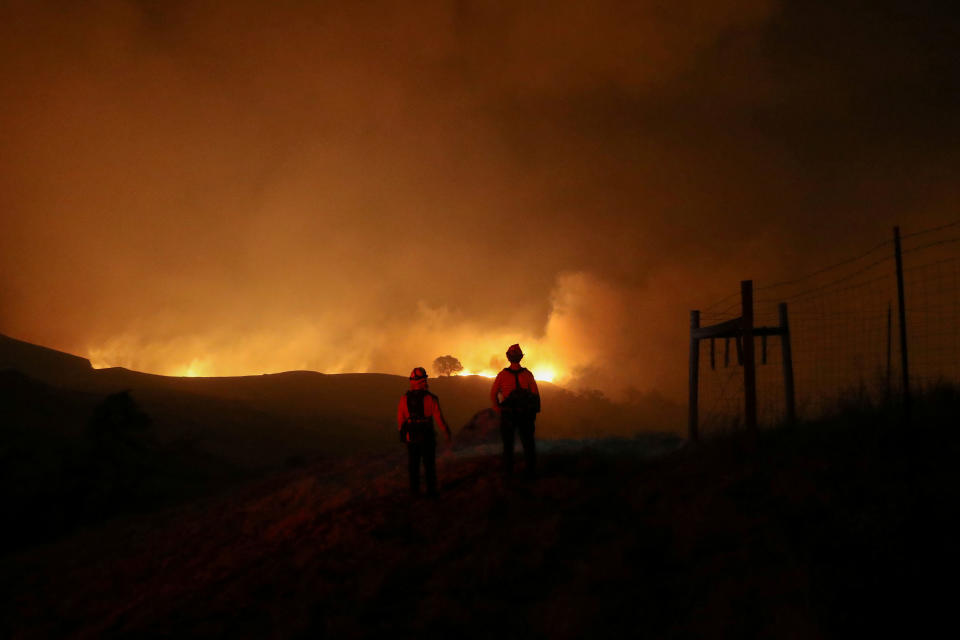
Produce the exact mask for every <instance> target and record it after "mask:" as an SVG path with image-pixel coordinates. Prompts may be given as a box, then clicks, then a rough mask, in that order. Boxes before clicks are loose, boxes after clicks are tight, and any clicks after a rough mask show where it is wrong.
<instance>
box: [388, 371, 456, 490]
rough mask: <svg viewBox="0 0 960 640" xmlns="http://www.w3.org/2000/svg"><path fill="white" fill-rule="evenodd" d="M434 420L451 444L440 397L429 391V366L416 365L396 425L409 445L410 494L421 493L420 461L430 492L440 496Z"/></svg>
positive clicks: (402, 399)
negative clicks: (427, 368)
mask: <svg viewBox="0 0 960 640" xmlns="http://www.w3.org/2000/svg"><path fill="white" fill-rule="evenodd" d="M434 422H436V423H437V424H438V425H439V426H440V428H441V429H442V430H443V433H444V435H445V436H446V438H447V443H448V444H449V443H450V441H451V438H450V428H449V427H448V426H447V423H446V421H445V420H444V419H443V413H442V412H441V411H440V400H439V398H437V396H435V395H433V394H432V393H430V391H429V385H428V384H427V371H426V369H424V368H423V367H417V368H415V369H414V370H413V371H411V372H410V390H409V391H407V392H406V393H405V394H404V395H403V397H401V398H400V404H399V405H397V425H398V428H399V430H400V441H401V442H403V443H404V444H406V445H407V455H408V458H409V470H410V493H411V494H413V495H418V494H419V493H420V463H421V461H422V463H423V472H424V476H425V478H426V484H427V495H428V496H435V495H437V465H436V456H437V442H436V432H435V430H434V428H433V425H434Z"/></svg>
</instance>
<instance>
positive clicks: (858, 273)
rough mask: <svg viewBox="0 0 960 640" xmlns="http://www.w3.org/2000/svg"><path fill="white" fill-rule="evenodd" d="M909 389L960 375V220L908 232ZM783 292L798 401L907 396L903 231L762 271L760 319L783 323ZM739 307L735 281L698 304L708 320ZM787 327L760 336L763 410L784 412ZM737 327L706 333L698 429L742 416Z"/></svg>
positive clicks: (726, 424) (778, 417)
mask: <svg viewBox="0 0 960 640" xmlns="http://www.w3.org/2000/svg"><path fill="white" fill-rule="evenodd" d="M900 240H901V256H902V265H903V268H902V274H903V292H904V303H905V304H904V312H905V313H904V315H905V322H904V323H903V326H904V327H905V328H906V332H905V333H906V345H907V349H906V354H907V365H908V367H907V369H908V374H909V385H910V389H911V390H913V391H916V392H922V391H923V390H924V389H928V388H931V387H933V386H935V385H937V384H940V383H942V382H952V383H958V382H960V286H958V284H960V220H957V221H954V222H951V223H949V224H945V225H941V226H938V227H933V228H929V229H923V230H920V231H915V232H912V233H907V234H905V235H902V236H901V238H900ZM783 302H785V303H787V308H788V315H789V325H790V341H791V348H792V370H793V379H794V389H795V392H794V393H795V401H796V413H797V417H798V418H800V419H814V418H817V417H820V416H822V415H824V414H826V413H829V412H831V411H835V410H837V409H838V408H842V407H843V406H845V405H849V404H855V403H873V404H876V403H878V402H881V401H890V400H893V401H896V400H898V399H899V398H901V397H902V396H903V390H904V386H903V385H904V378H903V375H902V374H903V368H904V367H903V364H904V359H903V352H902V349H901V339H900V331H901V322H900V313H899V306H898V285H897V272H896V257H895V242H894V239H892V238H891V239H890V240H887V241H884V242H881V243H879V244H877V245H875V246H873V247H871V248H870V249H868V250H866V251H864V252H863V253H860V254H858V255H855V256H851V257H850V258H847V259H845V260H843V261H841V262H838V263H835V264H832V265H828V266H825V267H823V268H821V269H818V270H816V271H813V272H810V273H806V274H800V275H798V276H797V277H796V278H792V279H789V280H784V281H781V282H774V283H772V284H765V283H763V282H762V281H761V282H755V286H754V301H753V313H754V326H755V327H765V326H776V325H777V324H778V320H779V319H778V304H779V303H783ZM741 315H742V310H741V301H740V294H739V292H738V293H735V294H731V295H730V296H727V297H726V298H724V299H721V300H718V301H717V302H715V303H713V304H711V305H709V306H707V307H706V308H704V309H703V310H702V311H701V312H700V322H701V326H708V325H716V324H719V323H722V322H727V321H731V320H735V319H737V318H739V317H740V316H741ZM781 341H782V338H781V337H779V336H766V337H755V338H754V344H755V351H756V357H755V362H756V395H757V420H758V422H759V423H760V424H776V423H778V422H781V421H783V420H784V417H785V414H786V411H785V403H786V394H785V389H784V373H783V360H782V343H781ZM736 343H737V339H736V338H716V339H709V340H700V341H699V347H698V348H699V380H698V385H697V389H698V393H697V396H698V398H699V401H698V402H699V427H700V432H701V433H711V432H717V431H725V430H730V429H737V428H739V426H740V425H741V424H743V422H744V393H745V389H744V375H743V363H742V357H741V353H740V352H741V351H742V346H741V348H739V349H738V348H737V344H736Z"/></svg>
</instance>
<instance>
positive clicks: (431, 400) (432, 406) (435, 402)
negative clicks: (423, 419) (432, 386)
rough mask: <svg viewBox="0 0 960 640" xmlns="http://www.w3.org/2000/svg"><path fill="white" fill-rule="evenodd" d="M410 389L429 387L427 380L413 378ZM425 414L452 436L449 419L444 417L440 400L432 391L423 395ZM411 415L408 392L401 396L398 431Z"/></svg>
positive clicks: (398, 406)
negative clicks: (408, 405) (448, 423)
mask: <svg viewBox="0 0 960 640" xmlns="http://www.w3.org/2000/svg"><path fill="white" fill-rule="evenodd" d="M410 389H411V390H416V389H427V381H426V380H411V381H410ZM423 415H424V416H430V417H432V418H433V421H434V422H435V423H436V424H437V425H439V426H440V428H441V429H443V433H444V434H445V435H446V436H447V438H448V439H449V438H450V427H448V426H447V421H446V420H444V419H443V412H441V411H440V400H439V399H438V398H437V396H435V395H433V394H432V393H427V394H426V395H424V396H423ZM409 417H410V410H409V409H408V408H407V396H406V394H404V395H402V396H400V403H399V404H398V405H397V431H399V430H400V429H402V428H403V423H404V422H406V421H407V418H409Z"/></svg>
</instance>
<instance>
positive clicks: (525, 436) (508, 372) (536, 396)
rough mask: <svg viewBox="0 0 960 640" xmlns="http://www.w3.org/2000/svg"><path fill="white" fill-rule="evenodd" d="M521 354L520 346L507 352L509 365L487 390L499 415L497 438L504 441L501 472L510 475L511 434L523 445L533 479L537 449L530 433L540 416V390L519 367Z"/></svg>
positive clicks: (528, 373)
mask: <svg viewBox="0 0 960 640" xmlns="http://www.w3.org/2000/svg"><path fill="white" fill-rule="evenodd" d="M522 358H523V351H522V350H521V349H520V345H519V344H514V345H510V348H509V349H507V360H509V361H510V366H509V367H507V368H505V369H503V370H502V371H501V372H500V373H498V374H497V377H496V379H495V380H494V381H493V387H491V389H490V401H491V403H492V404H493V408H494V410H495V411H497V412H499V413H500V436H501V438H502V439H503V469H504V471H505V472H506V473H507V474H511V473H513V442H514V434H516V435H519V436H520V442H521V444H523V457H524V461H525V464H526V466H525V469H524V471H525V473H526V474H527V476H529V477H534V476H535V475H536V473H537V449H536V442H535V441H534V437H533V433H534V429H535V425H536V420H537V414H538V413H540V391H539V390H538V389H537V381H536V380H534V378H533V374H532V373H530V371H528V370H527V369H524V368H523V367H521V366H520V360H521V359H522Z"/></svg>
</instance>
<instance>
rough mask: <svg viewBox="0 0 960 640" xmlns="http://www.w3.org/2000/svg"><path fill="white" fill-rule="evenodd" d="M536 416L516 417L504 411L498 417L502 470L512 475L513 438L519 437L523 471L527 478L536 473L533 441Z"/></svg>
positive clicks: (535, 450)
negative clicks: (521, 447)
mask: <svg viewBox="0 0 960 640" xmlns="http://www.w3.org/2000/svg"><path fill="white" fill-rule="evenodd" d="M535 425H536V416H522V415H520V416H518V415H513V414H509V413H507V412H506V411H504V412H503V413H502V414H501V415H500V437H501V438H503V469H504V471H506V472H507V473H513V438H514V433H516V435H518V436H520V443H521V444H522V445H523V458H524V462H525V463H526V468H525V469H524V471H525V472H526V474H527V475H528V476H533V475H535V474H536V473H537V444H536V441H535V440H534V439H533V432H534V428H535Z"/></svg>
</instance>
